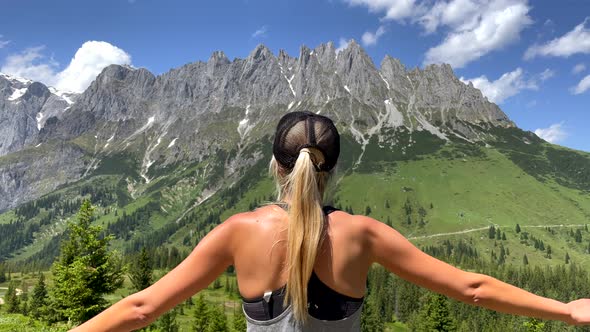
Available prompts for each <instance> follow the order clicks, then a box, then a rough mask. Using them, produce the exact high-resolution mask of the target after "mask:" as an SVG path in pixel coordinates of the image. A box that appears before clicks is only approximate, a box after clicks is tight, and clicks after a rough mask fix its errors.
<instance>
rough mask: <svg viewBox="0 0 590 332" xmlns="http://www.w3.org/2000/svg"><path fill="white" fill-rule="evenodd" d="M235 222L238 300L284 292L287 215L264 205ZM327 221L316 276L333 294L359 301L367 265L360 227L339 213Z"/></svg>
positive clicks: (360, 225) (366, 252) (274, 207)
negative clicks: (278, 291)
mask: <svg viewBox="0 0 590 332" xmlns="http://www.w3.org/2000/svg"><path fill="white" fill-rule="evenodd" d="M234 220H235V221H236V222H237V223H238V224H239V226H237V228H238V231H237V234H239V235H238V236H237V238H236V240H235V241H234V242H235V243H234V244H232V245H233V246H234V247H233V248H232V251H233V252H234V262H233V263H234V266H235V269H236V273H237V278H238V285H239V289H240V294H241V295H242V296H243V297H244V298H256V297H261V296H263V294H264V293H265V292H267V291H272V290H276V289H279V288H281V287H282V286H284V285H285V284H286V282H287V268H286V266H285V264H286V263H285V262H286V252H287V248H286V242H287V231H286V230H287V227H288V223H289V216H288V213H287V212H286V211H285V210H284V209H283V208H281V207H279V206H277V205H268V206H264V207H261V208H259V209H256V210H255V211H252V212H246V213H241V214H238V215H236V216H234ZM325 220H326V232H325V236H324V239H323V241H322V244H321V247H320V250H319V251H318V255H317V259H316V262H315V266H314V272H315V273H316V275H317V276H318V278H319V279H320V280H321V281H322V282H323V283H324V284H325V285H326V286H328V287H329V288H331V289H333V290H334V291H336V292H338V293H340V294H343V295H346V296H349V297H354V298H360V297H363V296H364V293H365V284H366V279H367V271H368V268H369V266H370V264H371V262H370V261H369V254H368V251H367V248H366V239H365V238H364V235H363V223H362V222H361V220H360V218H359V217H357V216H353V215H350V214H348V213H345V212H342V211H338V210H337V211H334V212H332V213H330V214H329V215H327V216H326V219H325Z"/></svg>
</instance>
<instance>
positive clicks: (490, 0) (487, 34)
mask: <svg viewBox="0 0 590 332" xmlns="http://www.w3.org/2000/svg"><path fill="white" fill-rule="evenodd" d="M345 2H347V3H348V4H350V5H353V6H364V7H367V8H368V9H369V11H370V12H372V13H378V14H384V16H383V17H382V20H395V21H398V22H400V23H405V22H410V23H414V24H419V25H421V26H422V27H423V29H424V32H425V33H426V34H430V33H434V32H436V31H437V30H438V29H440V28H444V29H445V30H444V31H445V33H446V35H445V37H444V39H443V40H442V42H441V43H440V44H439V45H437V46H435V47H433V48H431V49H429V50H428V51H427V52H426V58H425V61H424V64H429V63H440V62H445V63H449V64H451V65H452V66H453V67H455V68H461V67H464V66H466V65H467V64H468V63H470V62H472V61H474V60H476V59H478V58H480V57H482V56H484V55H486V54H488V53H490V52H492V51H495V50H497V49H501V48H503V47H505V46H507V45H509V44H511V43H513V42H515V41H517V40H518V39H519V38H520V33H521V32H522V30H524V29H525V28H526V27H527V26H529V25H530V24H532V22H533V21H532V19H531V17H530V16H529V15H528V13H529V11H530V9H531V8H530V7H529V5H528V0H436V1H434V0H345Z"/></svg>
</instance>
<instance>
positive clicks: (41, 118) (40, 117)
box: [35, 112, 43, 130]
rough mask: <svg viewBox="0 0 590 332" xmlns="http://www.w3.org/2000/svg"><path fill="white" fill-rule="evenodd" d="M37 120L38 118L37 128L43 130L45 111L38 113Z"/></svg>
mask: <svg viewBox="0 0 590 332" xmlns="http://www.w3.org/2000/svg"><path fill="white" fill-rule="evenodd" d="M35 120H37V130H41V128H43V125H42V122H41V121H42V120H43V113H41V112H39V113H37V116H36V117H35Z"/></svg>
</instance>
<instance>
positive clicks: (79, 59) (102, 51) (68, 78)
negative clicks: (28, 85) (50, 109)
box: [0, 41, 131, 92]
mask: <svg viewBox="0 0 590 332" xmlns="http://www.w3.org/2000/svg"><path fill="white" fill-rule="evenodd" d="M44 48H45V47H44V46H40V47H33V48H28V49H26V50H24V51H23V52H21V53H18V54H13V55H10V56H8V57H7V58H6V61H5V63H4V65H3V66H2V68H1V69H0V71H2V72H4V73H7V74H11V75H15V76H19V77H24V78H28V79H31V80H35V81H40V82H43V83H45V84H46V85H50V86H54V87H55V88H57V89H60V90H64V91H73V92H83V91H84V90H85V89H86V88H87V87H88V86H89V85H90V83H91V82H92V81H93V80H94V79H95V78H96V76H97V75H98V74H99V73H100V72H101V71H102V70H103V69H104V68H105V67H106V66H108V65H111V64H119V65H130V64H131V56H130V55H129V54H127V53H126V52H125V51H123V50H122V49H120V48H118V47H116V46H113V45H111V44H109V43H107V42H102V41H87V42H85V43H84V44H82V46H81V47H80V48H79V49H78V51H77V52H76V54H75V55H74V57H73V58H72V60H71V61H70V63H69V65H68V66H67V67H66V68H65V69H64V70H63V71H59V70H58V66H59V64H58V63H57V62H56V61H55V60H53V59H52V58H47V57H46V56H45V55H43V54H42V51H43V50H44Z"/></svg>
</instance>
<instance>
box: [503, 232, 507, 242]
mask: <svg viewBox="0 0 590 332" xmlns="http://www.w3.org/2000/svg"><path fill="white" fill-rule="evenodd" d="M502 241H506V233H504V232H502Z"/></svg>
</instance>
